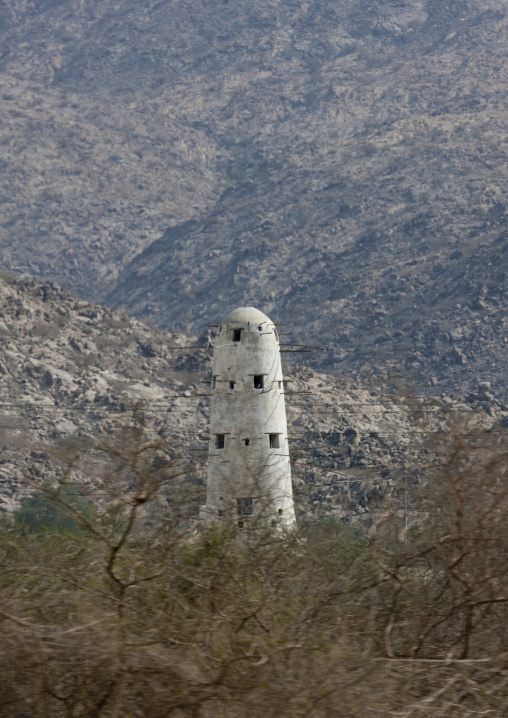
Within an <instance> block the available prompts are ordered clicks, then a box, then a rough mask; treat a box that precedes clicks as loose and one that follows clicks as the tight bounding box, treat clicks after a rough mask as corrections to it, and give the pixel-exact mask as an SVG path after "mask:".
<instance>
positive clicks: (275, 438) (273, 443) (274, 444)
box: [268, 434, 280, 449]
mask: <svg viewBox="0 0 508 718" xmlns="http://www.w3.org/2000/svg"><path fill="white" fill-rule="evenodd" d="M268 436H269V439H270V449H280V434H269V435H268Z"/></svg>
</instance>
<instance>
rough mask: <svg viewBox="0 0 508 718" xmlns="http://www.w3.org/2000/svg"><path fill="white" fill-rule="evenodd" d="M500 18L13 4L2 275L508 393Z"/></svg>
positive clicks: (461, 6) (6, 49)
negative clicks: (248, 320) (271, 325)
mask: <svg viewBox="0 0 508 718" xmlns="http://www.w3.org/2000/svg"><path fill="white" fill-rule="evenodd" d="M507 23H508V19H507V16H506V3H505V2H503V1H502V0H481V1H480V0H471V1H469V2H460V3H459V2H454V1H453V0H445V1H444V2H443V1H441V2H437V1H436V0H421V1H419V2H405V1H402V0H401V1H398V2H396V1H395V0H393V1H391V2H382V3H381V2H380V1H379V0H370V1H369V2H367V3H365V2H361V1H360V0H348V1H347V2H340V3H338V2H331V1H330V0H317V1H316V2H313V3H308V2H303V1H302V2H300V0H298V1H293V0H283V1H278V0H267V1H266V2H258V3H255V4H253V3H250V2H247V0H237V1H235V2H223V3H217V2H208V1H207V0H188V2H185V3H183V2H179V1H178V0H171V1H164V0H159V1H156V0H147V1H146V2H134V1H133V0H123V2H114V1H113V0H107V1H106V2H98V1H96V0H94V1H92V2H87V3H83V2H80V1H79V0H67V1H66V2H64V1H63V0H62V1H58V0H56V1H52V0H44V1H43V0H17V1H16V2H14V0H4V2H3V3H2V4H1V5H0V120H1V122H0V170H1V172H0V203H1V221H0V262H1V264H2V265H3V266H4V267H5V268H6V269H8V270H9V271H13V272H15V273H17V274H23V273H28V274H31V275H38V276H40V277H42V278H46V279H52V280H55V281H57V282H58V283H60V284H62V285H64V286H66V287H69V288H71V289H72V290H73V291H76V292H77V293H78V294H80V295H81V296H82V297H84V298H86V299H88V300H93V301H97V300H100V301H103V302H107V303H108V304H110V305H112V306H119V305H123V306H125V307H126V309H127V311H128V313H129V314H131V315H135V316H137V317H139V318H144V319H148V320H149V321H150V322H152V323H153V324H155V325H157V326H160V327H163V328H166V329H169V330H171V331H175V330H176V331H182V330H184V331H187V332H191V333H194V334H197V333H200V332H202V331H203V329H204V328H205V327H206V325H207V324H208V322H213V321H217V320H220V319H221V318H222V316H224V315H225V314H227V312H228V311H230V310H231V309H232V308H234V307H235V306H241V305H250V304H252V305H255V306H258V307H259V308H260V309H262V310H263V311H265V312H267V313H268V315H269V316H272V317H273V318H274V319H277V320H279V321H282V322H289V323H291V325H292V326H293V327H294V329H295V331H297V332H298V339H299V340H300V341H309V342H311V343H318V344H319V345H321V346H324V347H325V349H326V351H324V352H316V353H314V354H311V355H303V356H304V359H305V361H306V363H307V364H310V365H311V366H313V367H314V368H315V369H317V370H320V371H326V372H327V373H333V374H335V375H338V376H345V377H357V376H358V374H359V373H360V372H361V370H362V368H363V369H365V370H369V371H371V372H373V373H374V374H375V375H381V376H382V375H383V374H384V373H385V371H386V369H385V367H386V366H387V365H388V366H392V367H395V368H396V369H397V370H398V371H400V372H401V373H402V374H403V375H404V376H406V377H408V378H409V379H410V380H411V381H414V382H415V383H416V385H417V386H419V387H424V388H425V390H426V391H428V392H429V393H434V394H439V393H443V392H444V393H448V392H450V391H452V392H456V393H457V394H458V395H462V394H465V393H467V392H468V391H470V390H474V389H475V388H476V384H477V382H478V380H480V381H490V382H491V383H492V386H493V387H495V390H496V393H499V394H504V395H506V389H505V387H506V378H507V375H506V361H505V358H506V341H507V338H506V322H507V304H508V302H507V299H508V295H507V282H506V280H507V272H508V265H507V262H508V259H507V257H508V235H507V234H506V224H507V214H506V211H507V206H506V200H505V197H506V191H507V186H506V184H507V133H506V116H507V107H506V92H505V88H506V85H507V82H508V77H507V53H508V32H507Z"/></svg>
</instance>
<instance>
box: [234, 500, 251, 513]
mask: <svg viewBox="0 0 508 718" xmlns="http://www.w3.org/2000/svg"><path fill="white" fill-rule="evenodd" d="M236 508H237V511H238V514H239V515H240V516H251V515H252V514H253V513H254V499H237V500H236Z"/></svg>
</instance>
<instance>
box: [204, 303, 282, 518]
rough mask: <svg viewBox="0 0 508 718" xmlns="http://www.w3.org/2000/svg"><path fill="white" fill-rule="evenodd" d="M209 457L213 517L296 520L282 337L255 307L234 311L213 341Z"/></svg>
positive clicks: (208, 500)
mask: <svg viewBox="0 0 508 718" xmlns="http://www.w3.org/2000/svg"><path fill="white" fill-rule="evenodd" d="M208 459H209V464H208V481H207V498H206V506H205V507H204V514H205V516H206V518H207V520H208V521H215V522H217V523H224V524H226V525H227V524H229V525H231V524H233V523H234V524H236V525H237V526H238V527H239V528H243V527H246V526H247V525H248V524H251V525H256V524H260V523H261V525H264V526H267V525H268V526H270V525H271V526H280V527H285V528H293V527H294V526H295V525H296V524H295V511H294V505H293V490H292V485H291V467H290V464H289V447H288V436H287V424H286V408H285V403H284V384H283V380H282V368H281V361H280V353H279V339H278V336H277V330H276V328H275V326H274V324H273V323H272V322H271V321H270V320H269V319H268V317H267V316H266V315H265V314H263V312H260V311H259V310H258V309H254V308H253V307H243V308H240V309H235V311H234V312H232V313H231V314H230V315H229V316H228V317H226V319H225V320H224V321H223V322H222V324H221V325H220V328H219V329H218V333H217V336H216V337H215V339H214V358H213V372H212V410H211V418H210V444H209V450H208Z"/></svg>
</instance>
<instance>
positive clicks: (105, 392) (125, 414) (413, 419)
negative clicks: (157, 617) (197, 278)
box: [0, 277, 508, 520]
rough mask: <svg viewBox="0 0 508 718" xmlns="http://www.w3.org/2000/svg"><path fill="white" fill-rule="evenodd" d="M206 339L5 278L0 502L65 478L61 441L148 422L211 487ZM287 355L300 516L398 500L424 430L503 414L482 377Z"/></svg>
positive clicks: (170, 458) (82, 441) (74, 445)
mask: <svg viewBox="0 0 508 718" xmlns="http://www.w3.org/2000/svg"><path fill="white" fill-rule="evenodd" d="M208 343H209V337H207V336H201V337H197V336H190V335H183V334H168V333H166V332H163V331H161V330H159V329H154V328H152V327H149V326H147V325H144V324H142V323H141V322H139V321H137V320H133V319H129V318H128V317H127V316H126V315H125V314H124V313H123V312H120V311H112V310H110V309H108V308H106V307H103V306H96V305H93V304H90V303H89V302H87V301H85V300H82V299H79V298H77V297H76V296H75V295H73V294H71V293H69V292H68V291H66V290H64V289H61V288H59V287H58V286H56V285H54V284H48V283H45V284H44V283H40V282H38V281H36V280H24V281H17V280H15V279H14V278H12V277H4V278H3V279H2V280H0V391H1V395H2V401H1V402H0V408H1V421H0V449H1V452H0V510H7V511H12V510H13V509H14V508H15V507H16V506H17V505H18V503H19V500H20V499H21V498H22V497H23V496H25V495H27V493H28V492H29V491H30V490H32V488H33V487H34V485H38V484H41V483H43V482H44V481H51V482H53V481H55V480H56V479H61V478H62V476H63V464H62V463H61V461H60V460H59V458H58V457H59V456H60V457H61V456H62V451H63V452H64V454H65V451H67V452H69V451H72V452H76V451H77V452H85V451H87V448H86V447H87V446H89V442H92V444H93V443H94V442H101V441H102V442H105V443H108V442H109V443H110V444H111V445H115V442H121V441H122V437H123V436H125V434H126V432H127V431H128V430H129V428H130V427H132V426H133V424H135V423H136V422H137V423H138V424H139V422H140V421H142V422H143V424H144V427H145V432H146V435H147V436H148V438H152V439H162V440H163V442H162V445H161V446H162V448H161V449H160V455H159V459H160V461H161V462H167V463H168V465H169V466H171V465H173V464H174V462H176V461H177V462H180V463H179V465H183V466H185V467H187V468H188V469H189V470H190V471H191V475H190V476H189V481H190V482H192V484H193V485H196V486H197V487H198V488H199V487H201V491H202V492H203V489H204V480H205V477H206V460H205V459H206V446H207V444H206V443H203V441H206V437H207V432H208V416H209V399H208V398H207V396H206V395H207V394H209V384H207V382H209V380H210V372H211V361H210V355H211V351H210V349H209V348H202V349H189V348H188V347H189V346H196V345H198V346H201V345H203V346H206V345H207V344H208ZM284 357H285V358H287V359H288V361H285V375H286V378H287V389H286V391H287V397H286V400H287V407H288V425H289V432H290V438H291V452H292V459H293V483H294V488H295V494H296V498H297V506H298V512H299V516H300V520H302V519H305V517H306V516H310V515H315V514H316V513H324V514H328V513H330V514H334V515H337V516H340V517H342V518H344V519H345V520H348V519H351V518H352V517H355V516H360V517H363V518H364V519H365V520H369V518H370V513H371V510H372V508H373V506H375V505H379V504H380V503H382V501H383V498H384V497H385V496H393V497H395V500H397V497H398V496H399V491H400V480H401V477H402V476H403V475H406V476H408V475H409V476H410V480H411V481H415V480H417V477H418V463H419V462H421V461H422V458H423V460H425V461H427V459H428V449H427V448H426V447H427V446H428V435H429V430H430V432H431V433H432V432H435V431H442V430H443V428H445V427H447V426H448V425H449V424H450V421H451V417H457V416H458V415H460V416H462V417H465V418H466V419H467V421H468V425H469V426H472V425H479V426H484V427H485V428H488V429H492V428H494V427H497V428H498V429H499V430H503V429H502V427H503V425H506V424H508V406H506V405H505V404H503V403H502V402H500V401H498V400H496V399H495V397H494V396H493V395H492V393H491V392H490V391H489V387H488V386H485V385H484V386H483V387H482V388H481V389H480V394H476V395H474V396H470V397H468V398H467V399H466V400H462V401H458V400H453V399H452V398H450V397H447V396H442V397H441V398H436V399H433V400H432V401H426V400H425V401H424V400H423V399H422V398H421V397H420V398H417V397H416V398H412V399H411V398H407V397H405V396H404V395H403V394H400V393H397V392H395V391H393V392H391V393H390V392H388V391H387V387H384V388H383V390H382V391H380V390H379V388H377V389H376V387H375V386H374V385H371V386H369V385H367V384H365V385H360V384H355V383H352V382H350V381H345V380H339V379H337V378H334V377H330V376H326V375H323V374H319V373H316V372H315V371H313V370H312V369H310V368H302V367H298V366H297V365H294V364H292V363H291V360H293V359H294V357H290V356H288V355H287V354H285V355H284ZM422 420H423V422H422ZM87 442H88V443H87ZM66 447H67V448H66ZM203 447H204V448H205V451H203ZM99 469H100V467H98V468H97V471H99ZM93 475H94V472H92V475H91V476H90V475H88V476H87V477H86V476H85V477H84V479H87V480H88V481H93Z"/></svg>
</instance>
